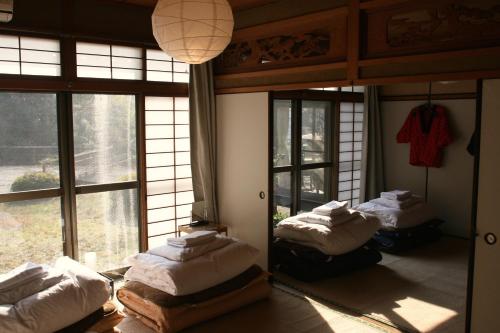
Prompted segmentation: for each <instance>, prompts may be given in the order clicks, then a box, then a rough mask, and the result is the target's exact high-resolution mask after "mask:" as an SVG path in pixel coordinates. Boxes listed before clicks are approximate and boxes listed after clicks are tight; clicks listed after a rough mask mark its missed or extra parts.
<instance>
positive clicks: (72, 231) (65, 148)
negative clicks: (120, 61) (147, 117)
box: [0, 92, 139, 273]
mask: <svg viewBox="0 0 500 333" xmlns="http://www.w3.org/2000/svg"><path fill="white" fill-rule="evenodd" d="M136 109H137V108H136V96H135V95H105V94H68V93H15V92H2V93H0V119H2V121H1V122H0V172H1V175H2V177H0V200H1V203H0V273H3V272H5V271H8V270H10V269H12V268H14V267H15V266H17V265H20V264H22V263H24V262H26V261H32V262H37V263H50V262H52V261H54V260H55V259H56V258H57V257H59V256H61V255H63V254H66V255H71V256H73V257H74V258H77V259H79V260H80V261H81V262H83V263H85V264H87V265H88V266H89V267H91V268H93V269H95V270H97V271H107V270H111V269H115V268H118V267H121V266H123V264H122V260H123V258H125V257H126V256H127V255H130V254H132V253H136V252H138V251H139V207H138V205H139V204H138V193H137V192H138V181H137V131H136V123H137V114H136Z"/></svg>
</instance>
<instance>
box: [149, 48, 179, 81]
mask: <svg viewBox="0 0 500 333" xmlns="http://www.w3.org/2000/svg"><path fill="white" fill-rule="evenodd" d="M146 67H147V72H146V76H147V80H148V81H163V82H181V83H189V65H188V64H186V63H183V62H180V61H177V60H175V59H173V58H172V57H169V56H168V55H167V54H166V53H165V52H163V51H161V50H146Z"/></svg>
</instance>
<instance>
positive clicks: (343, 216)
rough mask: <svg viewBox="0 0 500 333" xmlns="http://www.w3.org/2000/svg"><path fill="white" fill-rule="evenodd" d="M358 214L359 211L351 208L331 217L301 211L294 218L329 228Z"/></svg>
mask: <svg viewBox="0 0 500 333" xmlns="http://www.w3.org/2000/svg"><path fill="white" fill-rule="evenodd" d="M358 216H359V212H357V211H355V210H352V209H348V210H346V211H345V212H343V213H340V214H338V215H335V216H333V217H331V216H324V215H318V214H314V213H302V214H299V215H297V216H296V217H295V219H296V220H297V221H300V222H305V223H315V224H321V225H324V226H327V227H329V228H331V227H333V226H336V225H339V224H342V223H346V222H349V221H351V220H353V219H354V218H356V217H358Z"/></svg>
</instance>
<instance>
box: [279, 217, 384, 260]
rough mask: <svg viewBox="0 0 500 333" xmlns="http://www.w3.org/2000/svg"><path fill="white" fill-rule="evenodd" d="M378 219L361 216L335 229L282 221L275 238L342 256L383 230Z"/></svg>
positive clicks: (334, 227)
mask: <svg viewBox="0 0 500 333" xmlns="http://www.w3.org/2000/svg"><path fill="white" fill-rule="evenodd" d="M379 227H380V224H379V221H378V219H377V218H376V217H374V216H371V215H369V214H360V216H359V217H358V218H355V219H354V220H352V221H349V222H347V223H343V224H340V225H336V226H333V227H331V228H329V227H327V226H324V225H320V224H313V223H305V222H301V221H295V222H292V221H282V222H280V223H278V225H277V227H276V228H275V229H274V236H276V237H279V238H282V239H286V240H288V241H291V242H295V243H299V244H302V245H305V246H309V247H313V248H316V249H318V250H319V251H321V252H323V253H325V254H328V255H340V254H344V253H347V252H350V251H353V250H355V249H357V248H359V247H360V246H362V245H363V244H365V243H366V242H367V241H368V240H370V238H371V237H372V236H373V235H374V234H375V232H376V231H377V230H378V229H379Z"/></svg>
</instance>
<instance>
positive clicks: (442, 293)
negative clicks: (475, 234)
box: [275, 237, 468, 333]
mask: <svg viewBox="0 0 500 333" xmlns="http://www.w3.org/2000/svg"><path fill="white" fill-rule="evenodd" d="M467 269H468V241H466V240H463V239H458V238H452V237H444V238H443V239H441V240H440V241H439V242H436V243H433V244H429V245H427V246H424V247H421V248H418V249H414V250H412V251H409V252H407V253H405V254H404V255H390V254H383V260H382V262H380V263H379V264H378V265H376V266H373V267H370V268H367V269H364V270H360V271H357V272H354V273H351V274H348V275H345V276H341V277H338V278H333V279H327V280H322V281H319V282H316V283H304V282H300V281H297V280H295V279H293V278H291V277H289V276H286V275H283V274H279V273H278V274H275V276H276V278H277V279H278V280H279V281H280V282H282V283H284V284H285V285H288V286H291V287H294V288H296V289H298V290H301V291H302V292H304V293H305V294H307V295H311V296H313V297H315V298H316V299H319V300H322V301H324V302H326V303H328V304H336V305H340V306H342V307H345V308H347V309H351V310H354V311H355V312H357V313H359V314H362V315H365V316H370V317H371V318H374V319H376V320H380V321H383V322H386V323H388V324H390V325H393V326H396V327H399V328H401V329H402V330H404V331H407V332H433V333H438V332H439V333H448V332H449V333H456V332H463V331H464V327H465V326H464V325H465V306H466V289H467Z"/></svg>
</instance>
